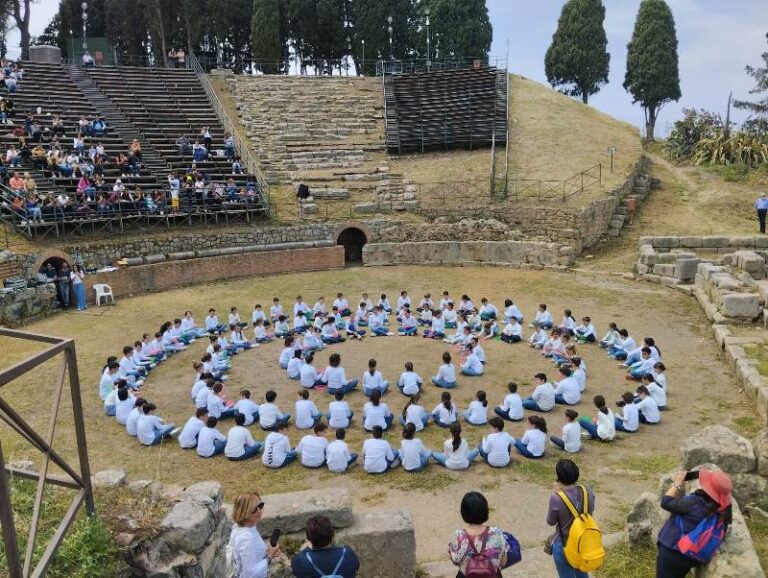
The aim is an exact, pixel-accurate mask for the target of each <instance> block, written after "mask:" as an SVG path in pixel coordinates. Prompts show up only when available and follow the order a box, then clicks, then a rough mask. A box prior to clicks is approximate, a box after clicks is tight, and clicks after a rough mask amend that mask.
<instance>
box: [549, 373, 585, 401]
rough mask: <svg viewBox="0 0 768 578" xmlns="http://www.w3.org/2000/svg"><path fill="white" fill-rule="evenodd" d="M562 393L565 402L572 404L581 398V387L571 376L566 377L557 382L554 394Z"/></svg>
mask: <svg viewBox="0 0 768 578" xmlns="http://www.w3.org/2000/svg"><path fill="white" fill-rule="evenodd" d="M558 394H562V396H563V399H564V400H565V403H567V404H569V405H574V404H577V403H579V401H580V400H581V387H580V386H579V382H578V381H576V380H575V379H574V378H573V377H566V378H565V379H563V380H562V381H560V382H558V384H557V388H556V389H555V395H558Z"/></svg>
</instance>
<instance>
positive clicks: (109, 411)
mask: <svg viewBox="0 0 768 578" xmlns="http://www.w3.org/2000/svg"><path fill="white" fill-rule="evenodd" d="M116 411H117V406H115V405H105V406H104V415H106V416H108V417H115V412H116Z"/></svg>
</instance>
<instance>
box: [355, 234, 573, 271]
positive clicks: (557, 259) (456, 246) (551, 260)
mask: <svg viewBox="0 0 768 578" xmlns="http://www.w3.org/2000/svg"><path fill="white" fill-rule="evenodd" d="M574 256H575V254H574V249H573V247H570V246H568V245H559V244H556V243H536V242H531V241H427V242H422V243H371V244H368V245H366V246H365V247H363V262H364V263H365V265H446V264H449V265H476V264H489V265H494V264H496V265H518V266H528V267H561V268H564V267H567V266H568V265H570V264H572V263H573V260H574Z"/></svg>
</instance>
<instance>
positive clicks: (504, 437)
mask: <svg viewBox="0 0 768 578" xmlns="http://www.w3.org/2000/svg"><path fill="white" fill-rule="evenodd" d="M488 425H489V426H490V427H491V433H490V434H488V435H487V436H485V437H484V438H483V441H482V442H481V443H480V455H481V456H482V457H483V459H484V460H485V461H486V462H487V463H488V465H489V466H491V467H493V468H505V467H507V466H508V465H509V462H510V461H512V458H511V457H510V451H511V450H512V446H514V445H515V438H513V437H512V436H511V435H509V434H508V433H507V432H505V431H504V420H503V419H501V418H500V417H492V418H491V419H489V420H488Z"/></svg>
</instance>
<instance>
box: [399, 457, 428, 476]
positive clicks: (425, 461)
mask: <svg viewBox="0 0 768 578" xmlns="http://www.w3.org/2000/svg"><path fill="white" fill-rule="evenodd" d="M430 455H431V454H427V455H424V456H421V463H420V464H419V466H418V467H416V468H413V469H412V470H405V471H406V472H411V473H413V472H420V471H421V470H423V469H424V468H426V467H427V464H429V458H430Z"/></svg>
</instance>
